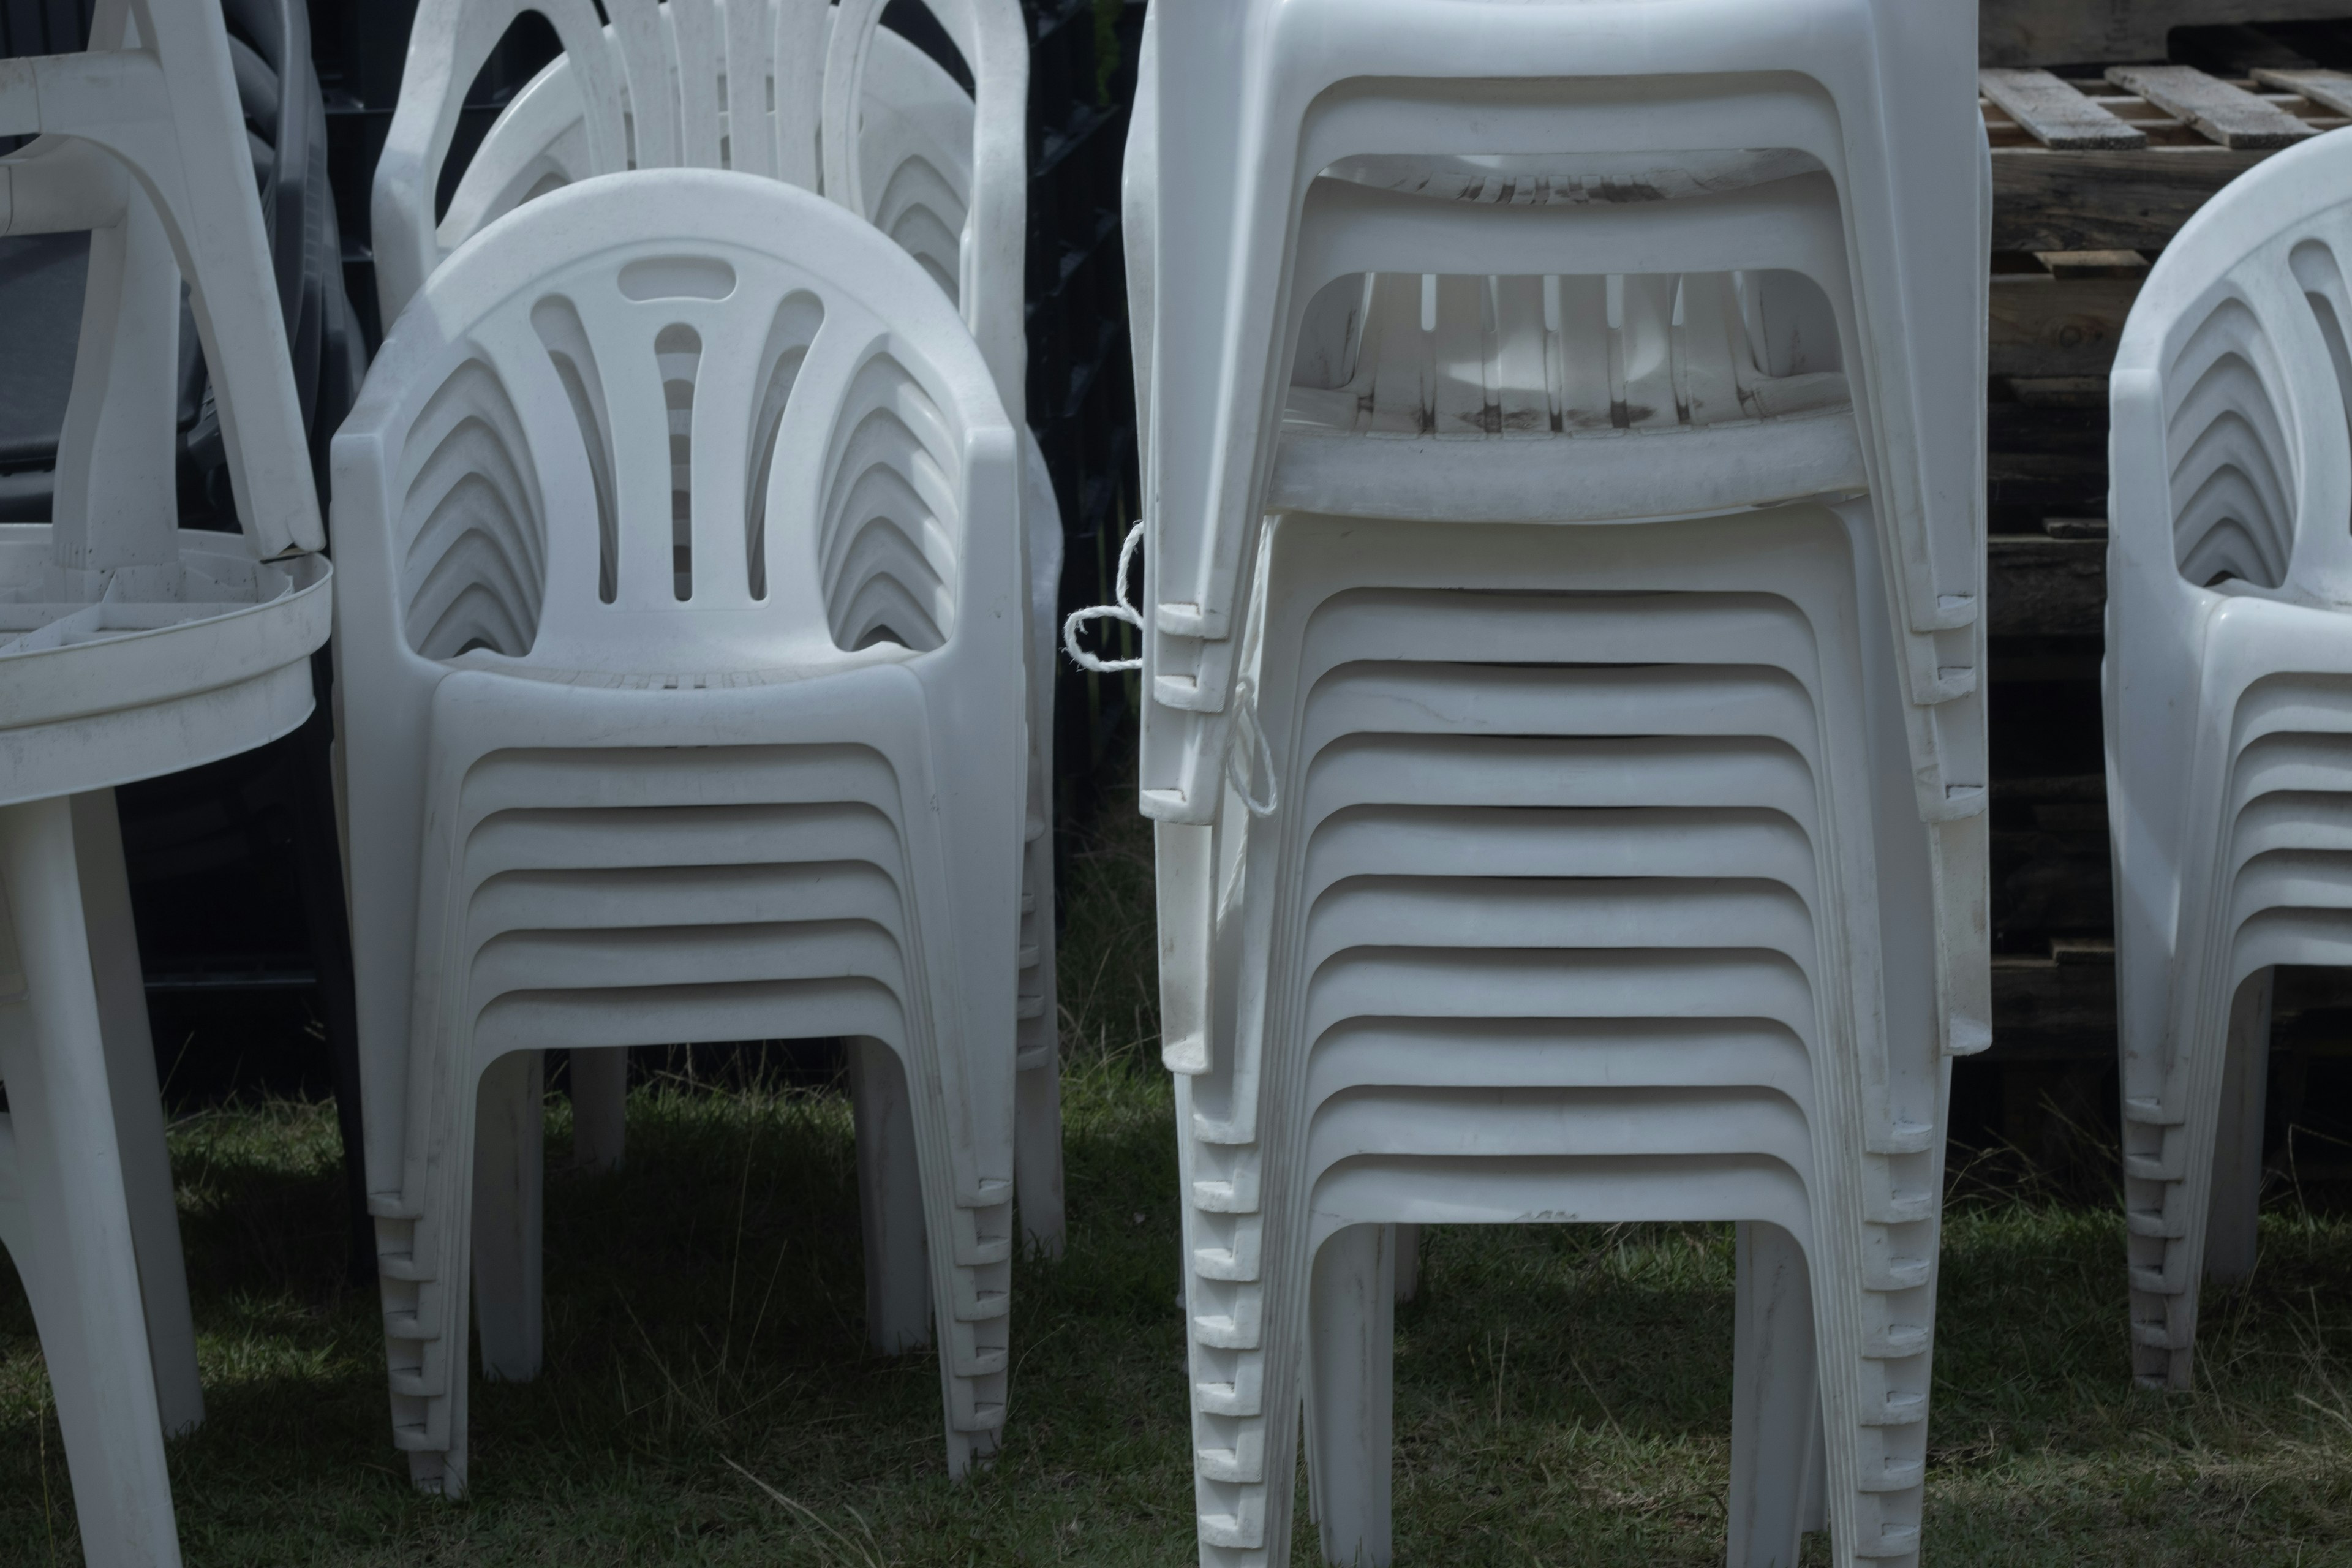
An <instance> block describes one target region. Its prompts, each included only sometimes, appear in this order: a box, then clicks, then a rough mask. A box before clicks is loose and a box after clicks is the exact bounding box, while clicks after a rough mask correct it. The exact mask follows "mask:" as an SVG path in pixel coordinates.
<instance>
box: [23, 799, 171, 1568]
mask: <svg viewBox="0 0 2352 1568" xmlns="http://www.w3.org/2000/svg"><path fill="white" fill-rule="evenodd" d="M73 816H74V814H73V811H72V808H71V806H70V805H69V804H68V802H67V801H65V800H62V799H56V800H44V801H33V802H28V803H26V804H24V805H12V806H8V807H6V808H5V809H0V883H5V887H6V889H7V895H8V898H7V904H8V915H9V917H10V920H11V923H13V925H14V927H15V931H14V936H15V947H16V956H17V958H18V961H19V963H20V965H21V973H23V976H24V984H25V991H24V994H23V995H22V997H21V999H18V1000H15V1001H11V1002H8V1003H6V1004H5V1005H0V1081H5V1084H6V1086H7V1091H8V1104H9V1121H10V1131H11V1132H12V1134H13V1137H12V1139H11V1142H13V1143H14V1145H15V1154H16V1162H15V1163H16V1177H17V1186H18V1191H19V1193H20V1194H21V1208H20V1210H19V1215H20V1219H19V1222H18V1223H19V1224H20V1225H21V1228H22V1232H23V1235H24V1242H25V1253H26V1256H24V1257H21V1258H19V1263H20V1265H21V1266H22V1268H23V1272H24V1273H25V1275H26V1278H27V1279H28V1280H30V1279H36V1278H37V1279H38V1280H39V1284H38V1285H37V1287H36V1288H35V1289H34V1290H33V1291H32V1296H33V1301H34V1307H35V1310H36V1311H37V1313H39V1314H40V1319H39V1328H40V1331H41V1348H42V1352H43V1356H44V1359H45V1360H46V1361H47V1364H48V1373H49V1386H50V1390H51V1393H52V1394H54V1396H55V1398H56V1400H57V1405H58V1429H59V1431H60V1433H61V1434H62V1435H63V1436H64V1439H65V1449H66V1468H67V1470H68V1474H69V1475H70V1476H71V1478H72V1480H73V1490H74V1500H75V1508H76V1512H77V1514H78V1516H79V1520H80V1523H81V1538H82V1552H83V1555H84V1558H85V1560H86V1561H87V1562H88V1563H89V1564H90V1568H158V1565H162V1568H176V1565H177V1564H178V1563H179V1561H180V1550H179V1536H178V1531H177V1529H176V1527H175V1525H174V1523H173V1513H172V1489H171V1481H170V1479H169V1478H168V1476H167V1474H166V1473H165V1470H164V1466H163V1415H162V1412H161V1410H160V1408H159V1407H158V1405H157V1404H156V1398H155V1375H154V1371H153V1366H152V1362H151V1361H150V1359H149V1355H148V1350H147V1321H146V1313H145V1310H144V1307H143V1304H142V1298H141V1295H140V1289H139V1276H140V1269H139V1258H138V1253H137V1250H136V1246H135V1243H134V1241H133V1238H132V1226H131V1205H130V1200H129V1198H128V1195H127V1194H125V1192H124V1190H123V1173H122V1163H121V1153H120V1150H119V1148H118V1146H117V1143H116V1137H117V1134H116V1131H115V1118H114V1108H113V1105H112V1103H111V1101H112V1095H111V1092H110V1087H109V1081H108V1077H109V1075H108V1061H107V1056H106V1042H105V1038H104V1031H103V1028H102V1026H101V1024H100V1015H99V1007H98V998H97V994H96V989H95V981H94V977H93V975H92V973H91V969H90V949H89V940H88V937H87V936H86V934H85V931H86V928H85V925H84V921H83V911H82V901H81V887H80V881H81V879H80V875H79V870H78V869H77V867H76V864H75V861H76V857H75V854H74V841H73ZM153 1070H154V1069H153V1067H152V1062H151V1064H150V1066H149V1068H148V1071H149V1074H150V1076H151V1079H152V1073H153Z"/></svg>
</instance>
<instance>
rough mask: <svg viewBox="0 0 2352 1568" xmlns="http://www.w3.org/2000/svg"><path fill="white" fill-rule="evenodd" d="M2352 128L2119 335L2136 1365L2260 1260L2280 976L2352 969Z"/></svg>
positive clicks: (2111, 521)
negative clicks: (2220, 1286) (2218, 1288)
mask: <svg viewBox="0 0 2352 1568" xmlns="http://www.w3.org/2000/svg"><path fill="white" fill-rule="evenodd" d="M2347 180H2352V136H2347V134H2346V133H2345V132H2335V133H2333V134H2331V135H2327V136H2322V137H2318V138H2316V139H2315V140H2313V141H2311V142H2306V143H2305V144H2304V145H2302V146H2299V147H2295V148H2293V149H2291V150H2290V151H2288V152H2285V153H2280V154H2279V155H2278V156H2277V157H2275V158H2273V159H2270V160H2268V161H2267V162H2265V163H2263V164H2262V165H2261V166H2260V167H2259V168H2256V169H2253V170H2252V171H2250V172H2249V173H2247V174H2242V175H2241V176H2240V177H2239V178H2238V179H2237V180H2236V181H2234V182H2233V183H2231V184H2230V185H2229V186H2228V188H2226V189H2225V190H2223V191H2222V192H2221V194H2220V195H2217V196H2215V197H2214V198H2213V199H2212V200H2211V201H2210V202H2209V203H2207V204H2206V205H2205V206H2204V208H2203V209H2202V210H2200V212H2199V213H2198V215H2197V216H2196V217H2194V218H2193V219H2191V220H2190V221H2189V224H2188V225H2187V226H2185V227H2183V228H2182V229H2181V231H2180V234H2179V237H2178V238H2176V239H2175V240H2174V241H2173V242H2172V244H2170V245H2169V246H2167V247H2165V252H2164V255H2163V257H2162V258H2161V259H2160V260H2159V261H2158V263H2157V265H2156V267H2155V268H2154V269H2153V270H2151V271H2150V273H2149V274H2148V279H2147V284H2146V285H2145V286H2144V287H2143V288H2142V289H2141V291H2140V295H2139V298H2138V300H2137V301H2136V302H2135V303H2134V305H2133V306H2132V312H2131V318H2130V320H2129V321H2128V322H2126V326H2125V329H2124V335H2123V339H2122V341H2121V342H2120V343H2119V344H2118V345H2117V349H2116V365H2115V371H2114V374H2113V378H2112V380H2111V382H2110V394H2109V395H2110V398H2111V402H2112V407H2113V423H2112V426H2111V429H2112V434H2111V436H2110V441H2111V461H2110V463H2109V468H2110V471H2111V473H2112V475H2113V480H2112V484H2113V489H2112V492H2111V495H2110V498H2109V500H2108V517H2107V521H2108V529H2109V535H2108V546H2107V657H2106V664H2105V697H2106V729H2107V737H2106V738H2107V795H2108V820H2109V822H2110V824H2111V825H2112V827H2111V831H2112V833H2113V836H2114V847H2115V869H2116V982H2117V984H2116V1001H2117V1005H2118V1007H2119V1011H2120V1018H2119V1022H2120V1025H2121V1035H2122V1041H2121V1047H2122V1083H2123V1125H2124V1151H2123V1152H2124V1192H2125V1207H2126V1217H2127V1220H2128V1223H2129V1233H2130V1239H2129V1243H2128V1246H2129V1248H2130V1258H2131V1335H2132V1363H2133V1369H2134V1371H2135V1373H2137V1376H2138V1377H2139V1379H2140V1381H2141V1382H2143V1383H2146V1384H2152V1385H2155V1386H2158V1387H2167V1386H2168V1387H2172V1388H2187V1387H2189V1384H2190V1370H2191V1369H2190V1352H2191V1350H2192V1348H2193V1346H2194V1344H2195V1341H2196V1331H2197V1293H2198V1284H2199V1279H2200V1275H2203V1276H2210V1277H2212V1278H2217V1279H2243V1278H2244V1277H2246V1276H2247V1275H2248V1274H2250V1273H2251V1272H2252V1269H2253V1265H2254V1230H2255V1224H2254V1222H2255V1207H2256V1199H2257V1197H2258V1195H2259V1191H2260V1187H2261V1183H2262V1154H2263V1147H2262V1145H2263V1091H2264V1088H2265V1085H2266V1080H2267V1078H2268V1073H2269V1060H2270V1015H2271V980H2272V971H2273V967H2274V966H2275V965H2278V964H2282V963H2289V964H2324V965H2344V964H2352V922H2347V916H2352V881H2347V877H2346V873H2345V869H2344V868H2345V866H2346V864H2347V862H2346V860H2345V858H2344V852H2345V850H2346V849H2347V847H2352V837H2347V832H2352V816H2347V795H2352V750H2347V744H2352V622H2347V617H2346V616H2345V612H2344V608H2343V606H2344V605H2345V604H2346V602H2347V600H2348V599H2352V533H2347V530H2346V527H2345V518H2346V516H2347V512H2352V439H2347V424H2346V420H2347V409H2352V351H2347V331H2352V288H2348V287H2347V262H2352V197H2347V192H2352V184H2347Z"/></svg>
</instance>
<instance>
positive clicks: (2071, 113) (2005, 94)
mask: <svg viewBox="0 0 2352 1568" xmlns="http://www.w3.org/2000/svg"><path fill="white" fill-rule="evenodd" d="M1977 86H1978V87H1979V88H1980V89H1983V92H1984V95H1985V96H1986V97H1987V98H1989V99H1990V100H1993V102H1995V103H1996V104H1998V105H2000V108H2001V110H2002V111H2003V112H2005V113H2006V114H2008V116H2009V117H2010V118H2011V120H2014V121H2017V123H2018V124H2019V125H2020V126H2021V127H2022V128H2023V130H2024V131H2025V132H2026V134H2028V135H2029V136H2032V138H2033V139H2034V140H2035V141H2036V142H2041V143H2042V145H2043V146H2044V147H2059V148H2065V149H2070V150H2082V149H2086V148H2095V147H2105V148H2110V149H2123V148H2128V147H2145V146H2147V132H2145V131H2137V130H2134V129H2133V128H2132V127H2131V126H2130V125H2129V124H2127V123H2126V122H2125V121H2121V120H2118V119H2116V115H2115V112H2114V111H2113V110H2110V109H2108V108H2107V106H2106V105H2105V104H2103V103H2095V102H2093V101H2092V100H2090V99H2087V98H2085V97H2084V96H2083V95H2082V94H2081V93H2080V92H2078V91H2076V90H2075V89H2074V88H2072V87H2070V86H2068V85H2067V84H2066V83H2065V82H2063V81H2061V80H2059V79H2057V78H2056V77H2054V76H2052V75H2051V74H2050V73H2049V72H2048V71H2045V70H2017V69H2013V68H1994V69H1991V70H1980V71H1979V72H1977Z"/></svg>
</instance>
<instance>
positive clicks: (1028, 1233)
mask: <svg viewBox="0 0 2352 1568" xmlns="http://www.w3.org/2000/svg"><path fill="white" fill-rule="evenodd" d="M1013 1096H1014V1099H1013V1199H1014V1202H1015V1205H1017V1206H1018V1208H1019V1209H1020V1211H1021V1234H1022V1236H1023V1237H1024V1238H1025V1240H1026V1241H1027V1244H1028V1245H1029V1246H1030V1247H1034V1248H1035V1249H1036V1250H1037V1251H1039V1252H1041V1253H1043V1254H1044V1255H1045V1256H1046V1257H1047V1258H1059V1257H1060V1256H1061V1255H1062V1235H1063V1219H1062V1074H1061V1064H1060V1063H1059V1062H1058V1061H1051V1060H1049V1061H1047V1062H1045V1063H1044V1064H1043V1065H1041V1066H1038V1067H1034V1068H1026V1069H1024V1071H1023V1072H1022V1073H1021V1074H1020V1076H1019V1077H1018V1078H1016V1079H1014V1080H1013Z"/></svg>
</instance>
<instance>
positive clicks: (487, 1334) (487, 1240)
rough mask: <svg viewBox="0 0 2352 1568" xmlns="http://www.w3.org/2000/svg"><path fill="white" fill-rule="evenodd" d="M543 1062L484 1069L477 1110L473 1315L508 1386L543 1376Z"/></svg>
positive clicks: (516, 1058)
mask: <svg viewBox="0 0 2352 1568" xmlns="http://www.w3.org/2000/svg"><path fill="white" fill-rule="evenodd" d="M544 1062H545V1057H544V1055H543V1054H542V1053H541V1052H539V1051H511V1052H509V1053H508V1054H507V1055H505V1056H502V1057H500V1058H498V1059H497V1060H496V1061H494V1062H492V1063H491V1064H490V1065H489V1066H488V1068H484V1069H483V1072H482V1079H481V1088H480V1089H479V1091H478V1095H479V1098H478V1100H476V1102H475V1108H474V1199H473V1202H474V1236H473V1253H474V1310H475V1313H476V1322H477V1324H478V1330H479V1332H480V1334H481V1338H482V1375H483V1376H484V1377H488V1378H495V1379H498V1380H499V1381H501V1382H505V1383H527V1382H529V1381H530V1379H532V1378H534V1377H537V1376H538V1375H539V1368H540V1360H541V1350H542V1341H541V1301H540V1268H541V1245H542V1222H543V1218H544V1215H545V1212H546V1194H547V1170H546V1163H545V1143H546V1135H545V1123H544V1121H542V1119H541V1100H542V1099H543V1098H544V1096H543V1092H542V1091H543V1088H544V1083H545V1079H544V1077H543V1073H544ZM458 1348H459V1350H460V1351H461V1352H462V1350H463V1346H462V1345H460V1346H459V1347H458Z"/></svg>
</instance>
